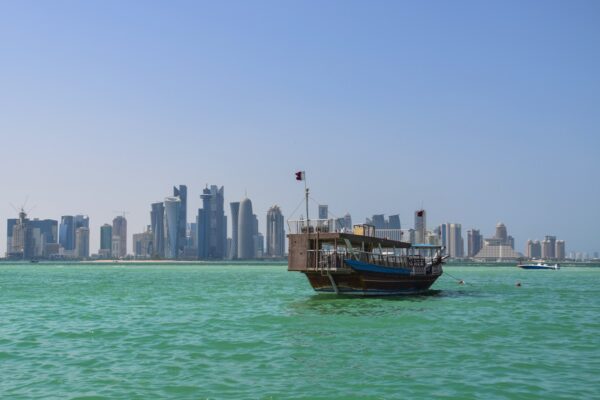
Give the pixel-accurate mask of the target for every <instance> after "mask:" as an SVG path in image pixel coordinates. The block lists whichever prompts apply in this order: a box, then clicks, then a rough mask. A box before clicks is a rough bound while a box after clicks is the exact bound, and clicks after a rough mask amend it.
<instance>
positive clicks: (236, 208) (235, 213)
mask: <svg viewBox="0 0 600 400" xmlns="http://www.w3.org/2000/svg"><path fill="white" fill-rule="evenodd" d="M229 206H230V207H231V250H230V254H229V257H230V258H231V259H236V258H238V222H239V221H238V218H239V215H240V202H239V201H235V202H233V203H230V204H229Z"/></svg>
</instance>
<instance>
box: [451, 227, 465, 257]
mask: <svg viewBox="0 0 600 400" xmlns="http://www.w3.org/2000/svg"><path fill="white" fill-rule="evenodd" d="M447 227H448V233H447V235H448V236H447V241H448V255H449V256H450V257H452V258H460V257H463V256H464V248H465V246H464V241H463V237H462V226H461V224H447Z"/></svg>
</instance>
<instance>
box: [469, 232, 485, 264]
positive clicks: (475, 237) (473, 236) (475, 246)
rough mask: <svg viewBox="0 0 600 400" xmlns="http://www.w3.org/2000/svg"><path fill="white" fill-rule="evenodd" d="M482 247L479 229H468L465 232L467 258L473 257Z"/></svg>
mask: <svg viewBox="0 0 600 400" xmlns="http://www.w3.org/2000/svg"><path fill="white" fill-rule="evenodd" d="M482 247H483V236H482V235H481V233H479V229H469V230H468V231H467V256H468V257H475V254H477V253H479V250H481V248H482Z"/></svg>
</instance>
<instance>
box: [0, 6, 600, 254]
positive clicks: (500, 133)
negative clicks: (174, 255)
mask: <svg viewBox="0 0 600 400" xmlns="http://www.w3.org/2000/svg"><path fill="white" fill-rule="evenodd" d="M0 37H1V38H2V40H1V41H0V139H1V140H0V149H1V157H0V166H1V167H2V171H3V174H2V175H3V176H2V181H3V182H2V190H1V191H0V218H1V220H2V224H3V225H2V226H3V228H2V230H0V249H1V250H2V253H3V252H4V251H5V243H6V237H5V235H6V232H5V231H6V228H5V225H4V224H5V220H6V218H11V217H14V216H15V212H14V211H13V210H12V208H11V207H10V205H9V203H11V202H12V203H14V204H15V205H19V203H22V202H23V201H24V199H25V198H26V196H29V199H30V200H29V205H30V206H33V205H37V207H36V208H35V209H34V210H33V212H32V216H33V217H40V218H55V219H59V218H60V216H61V215H65V214H75V213H84V214H88V215H90V219H91V228H92V242H91V246H90V247H91V250H92V251H93V252H95V251H96V250H97V249H98V247H99V232H98V231H99V226H100V225H102V224H103V223H105V222H110V221H111V220H112V218H113V217H114V216H115V215H116V213H115V212H114V211H116V210H126V211H129V212H130V214H128V220H129V232H130V233H135V232H139V231H141V230H142V228H143V227H144V225H146V224H148V223H149V210H150V203H151V202H153V201H157V200H162V199H163V198H164V197H165V196H167V195H169V194H170V193H171V192H170V191H171V186H172V185H173V184H180V183H185V184H187V185H188V188H189V189H188V190H189V196H190V201H189V204H190V206H189V210H188V214H190V215H195V214H196V209H197V208H198V207H199V205H200V200H199V197H198V195H199V193H200V191H201V189H202V188H203V187H204V185H205V184H207V183H208V184H218V185H225V194H226V201H227V202H230V201H235V200H239V199H241V198H242V197H243V196H244V190H247V191H248V196H249V197H250V198H251V199H252V200H253V203H254V208H255V212H256V213H257V214H258V215H259V219H260V221H261V224H264V216H265V213H266V210H267V209H268V207H269V206H270V205H272V204H275V203H277V204H279V205H280V206H281V207H282V210H283V212H284V214H285V215H286V217H287V216H289V213H291V211H292V210H293V209H294V207H295V206H296V205H297V203H298V201H299V200H300V199H301V198H302V185H301V184H297V183H296V182H295V181H294V180H293V172H294V171H295V170H298V169H305V170H306V171H307V175H308V178H309V185H310V187H311V189H312V193H313V197H314V198H315V199H317V200H319V201H321V202H323V203H327V204H329V205H330V210H331V211H332V212H333V213H335V214H337V215H342V214H343V213H345V212H346V211H349V212H351V214H352V216H353V217H354V221H363V220H364V218H365V217H366V216H369V215H371V214H374V213H386V214H392V213H399V214H400V215H401V219H402V223H403V226H405V227H408V226H409V225H410V226H412V224H413V212H414V210H415V209H417V208H418V207H420V206H421V204H423V205H424V207H425V208H426V209H427V211H428V225H429V226H430V227H431V226H432V225H435V224H439V223H441V222H459V223H462V226H463V231H464V232H465V236H466V230H467V229H469V228H472V227H474V228H480V229H481V230H482V233H484V234H485V235H490V234H492V233H493V229H494V226H495V224H496V222H498V221H500V220H501V221H503V222H504V223H505V224H506V225H507V227H508V230H509V233H510V234H512V235H513V236H514V237H515V238H516V241H517V248H518V249H522V248H523V244H524V241H525V240H527V239H528V238H532V239H534V238H539V239H542V238H543V235H545V234H555V235H557V236H558V237H559V238H562V239H565V240H566V241H567V251H571V250H581V251H589V252H591V251H595V250H599V251H600V237H599V235H598V233H597V232H598V226H599V225H600V206H599V199H600V189H599V182H598V181H599V175H600V161H599V160H600V157H599V156H598V154H599V149H600V129H599V128H600V110H599V106H600V72H599V71H600V51H599V49H600V2H598V1H579V0H576V1H497V2H491V1H485V2H483V1H456V2H454V1H452V2H450V1H439V2H437V1H427V2H418V1H414V2H404V1H389V2H386V1H363V2H352V1H340V2H335V1H326V2H323V1H304V2H303V1H240V2H236V1H220V2H200V1H190V2H183V1H168V2H167V1H137V2H132V1H130V2H125V1H96V2H93V1H46V2H44V1H11V2H8V1H5V2H2V3H1V4H0ZM465 239H466V238H465ZM128 240H129V247H130V249H129V250H130V251H131V237H129V238H128Z"/></svg>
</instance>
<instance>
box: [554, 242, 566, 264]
mask: <svg viewBox="0 0 600 400" xmlns="http://www.w3.org/2000/svg"><path fill="white" fill-rule="evenodd" d="M554 255H555V257H556V259H557V260H559V261H562V260H564V259H565V241H564V240H557V241H556V250H555V254H554Z"/></svg>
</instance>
